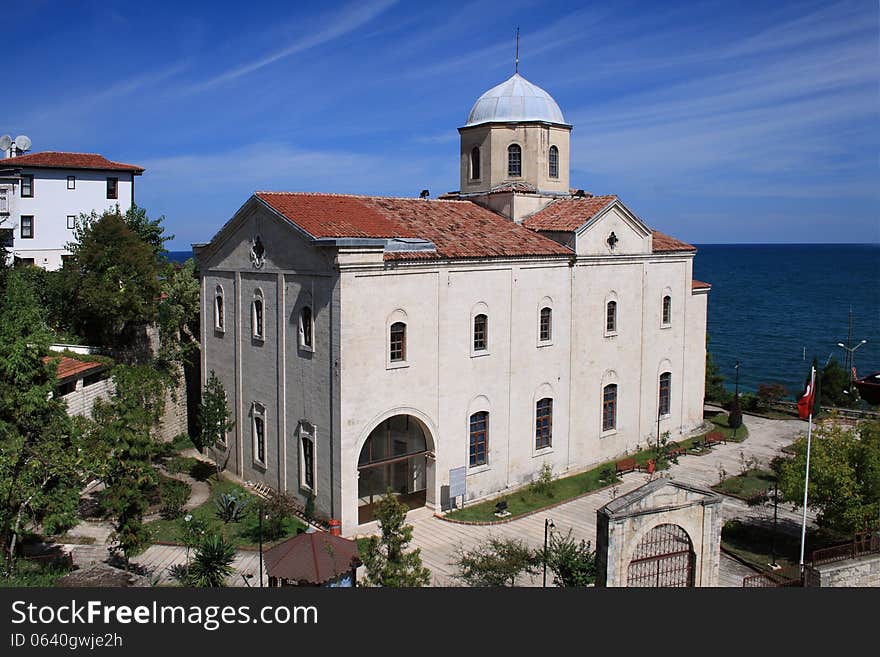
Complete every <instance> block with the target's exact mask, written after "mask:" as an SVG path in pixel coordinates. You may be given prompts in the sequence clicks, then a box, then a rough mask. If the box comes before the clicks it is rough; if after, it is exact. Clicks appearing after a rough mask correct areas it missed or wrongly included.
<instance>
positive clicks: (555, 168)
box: [548, 146, 559, 178]
mask: <svg viewBox="0 0 880 657" xmlns="http://www.w3.org/2000/svg"><path fill="white" fill-rule="evenodd" d="M548 162H549V164H550V171H549V174H550V177H551V178H558V177H559V149H558V148H556V146H551V147H550V157H549V158H548Z"/></svg>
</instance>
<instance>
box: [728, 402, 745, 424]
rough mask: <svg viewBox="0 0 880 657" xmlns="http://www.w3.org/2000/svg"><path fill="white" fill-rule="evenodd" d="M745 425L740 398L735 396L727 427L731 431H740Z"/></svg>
mask: <svg viewBox="0 0 880 657" xmlns="http://www.w3.org/2000/svg"><path fill="white" fill-rule="evenodd" d="M742 423H743V415H742V409H741V408H740V405H739V397H738V396H735V397H734V398H733V403H732V404H731V406H730V415H729V416H728V418H727V426H729V427H730V428H731V429H739V428H740V427H741V426H742Z"/></svg>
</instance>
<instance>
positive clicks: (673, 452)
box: [666, 447, 687, 459]
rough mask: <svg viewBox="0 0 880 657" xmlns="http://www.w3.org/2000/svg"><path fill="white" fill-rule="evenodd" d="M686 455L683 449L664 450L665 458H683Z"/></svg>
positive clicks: (671, 448)
mask: <svg viewBox="0 0 880 657" xmlns="http://www.w3.org/2000/svg"><path fill="white" fill-rule="evenodd" d="M686 453H687V450H686V449H685V448H684V447H670V448H669V449H667V450H666V457H667V458H670V459H671V458H676V457H678V456H684V455H685V454H686Z"/></svg>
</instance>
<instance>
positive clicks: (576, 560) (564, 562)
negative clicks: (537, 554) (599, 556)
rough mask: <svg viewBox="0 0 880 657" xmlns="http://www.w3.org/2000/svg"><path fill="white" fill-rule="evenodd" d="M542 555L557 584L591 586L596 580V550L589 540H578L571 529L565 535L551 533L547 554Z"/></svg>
mask: <svg viewBox="0 0 880 657" xmlns="http://www.w3.org/2000/svg"><path fill="white" fill-rule="evenodd" d="M541 552H543V550H541ZM541 556H542V559H546V561H547V567H548V568H549V569H550V570H551V571H552V572H553V583H554V584H556V586H589V585H591V584H593V583H594V582H595V581H596V552H595V551H594V550H592V549H591V544H590V542H589V541H584V540H581V541H576V540H575V539H574V538H573V537H572V535H571V530H570V529H569V530H568V534H567V535H565V536H562V535H561V534H556V533H553V534H551V535H550V540H549V542H548V544H547V554H546V555H543V554H542V555H541Z"/></svg>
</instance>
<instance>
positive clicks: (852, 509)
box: [779, 421, 880, 534]
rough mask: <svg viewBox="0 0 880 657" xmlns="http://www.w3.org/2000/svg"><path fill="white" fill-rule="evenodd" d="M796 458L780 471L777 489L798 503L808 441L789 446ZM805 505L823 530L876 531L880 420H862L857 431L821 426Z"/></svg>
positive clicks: (879, 522) (879, 523) (879, 493)
mask: <svg viewBox="0 0 880 657" xmlns="http://www.w3.org/2000/svg"><path fill="white" fill-rule="evenodd" d="M792 447H793V448H794V450H795V457H794V458H793V459H790V460H788V461H786V462H784V463H783V464H782V465H781V467H780V477H779V489H780V490H781V491H782V492H783V494H784V495H785V498H786V499H787V500H791V501H792V502H793V503H794V504H801V503H802V500H803V498H804V474H805V465H806V451H807V441H806V437H802V438H800V439H799V440H798V441H797V442H795V443H794V445H793V446H792ZM807 503H808V505H809V506H810V507H811V508H813V509H815V510H816V511H817V512H818V518H817V520H818V522H819V524H820V525H821V526H823V527H827V528H828V529H830V530H832V531H834V532H837V533H840V534H851V533H853V532H859V531H867V530H872V529H874V530H875V529H880V422H877V421H873V422H862V423H860V424H859V426H858V428H857V429H847V428H845V427H843V426H841V425H840V424H839V423H836V422H833V423H827V424H822V425H820V426H819V427H817V428H816V430H815V431H814V432H813V437H812V445H811V447H810V490H809V495H808V502H807Z"/></svg>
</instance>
